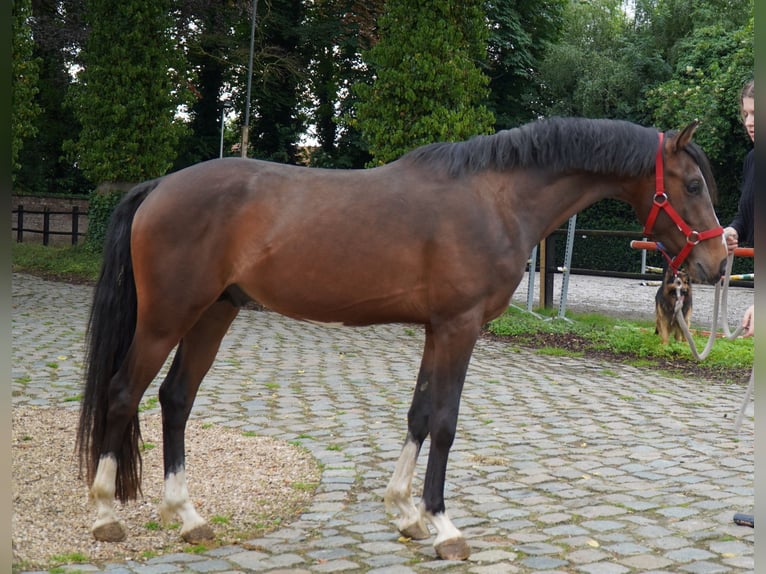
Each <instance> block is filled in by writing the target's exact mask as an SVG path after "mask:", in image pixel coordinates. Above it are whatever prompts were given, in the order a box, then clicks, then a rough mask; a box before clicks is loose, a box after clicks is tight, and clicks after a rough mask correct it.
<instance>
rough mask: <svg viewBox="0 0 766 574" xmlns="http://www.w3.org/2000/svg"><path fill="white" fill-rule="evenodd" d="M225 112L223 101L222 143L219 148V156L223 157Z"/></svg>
mask: <svg viewBox="0 0 766 574" xmlns="http://www.w3.org/2000/svg"><path fill="white" fill-rule="evenodd" d="M225 114H226V106H225V105H224V104H223V103H221V145H220V146H219V148H218V157H223V132H224V127H225V124H224V122H225V121H226V118H225Z"/></svg>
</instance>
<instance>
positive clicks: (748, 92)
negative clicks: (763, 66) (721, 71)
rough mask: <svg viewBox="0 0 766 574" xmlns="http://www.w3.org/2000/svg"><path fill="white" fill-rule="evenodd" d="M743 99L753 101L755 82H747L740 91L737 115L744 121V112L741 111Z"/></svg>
mask: <svg viewBox="0 0 766 574" xmlns="http://www.w3.org/2000/svg"><path fill="white" fill-rule="evenodd" d="M745 98H753V99H755V80H748V81H747V82H745V85H744V86H742V91H741V92H740V93H739V115H740V116H741V117H742V118H743V119H744V111H743V109H742V101H743V100H744V99H745Z"/></svg>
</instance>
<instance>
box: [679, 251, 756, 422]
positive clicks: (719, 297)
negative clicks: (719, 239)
mask: <svg viewBox="0 0 766 574" xmlns="http://www.w3.org/2000/svg"><path fill="white" fill-rule="evenodd" d="M733 261H734V254H733V253H731V254H729V256H728V257H727V259H726V273H725V275H724V278H723V279H722V280H721V281H719V282H718V283H716V285H715V298H714V299H713V325H712V327H711V329H710V337H709V338H708V341H707V344H706V345H705V348H704V349H703V351H702V353H698V352H697V346H696V344H695V343H694V338H693V337H692V334H691V331H689V326H688V325H687V324H686V321H685V320H684V314H683V311H682V306H683V299H682V298H681V297H680V295H681V287H680V285H676V295H677V297H676V305H675V319H676V321H677V322H678V325H679V326H680V327H681V331H683V334H684V336H685V337H686V341H687V342H688V343H689V348H690V349H691V352H692V355H693V356H694V358H695V359H697V360H698V361H701V360H703V359H705V357H707V356H708V354H710V350H711V349H712V348H713V343H714V342H715V338H716V330H717V329H718V322H719V321H718V319H719V316H718V307H719V301H721V307H722V309H721V311H722V313H721V317H720V319H721V321H720V322H721V327H722V328H723V333H724V336H725V337H726V338H727V339H729V340H733V339H736V338H737V337H739V336H740V335H741V334H742V331H744V327H743V326H742V325H741V324H740V325H739V326H738V327H737V328H736V329H735V330H734V332H732V331H731V329H730V328H729V322H728V319H727V317H728V299H729V279H730V278H731V266H732V262H733ZM721 283H723V294H722V293H721ZM754 375H755V366H753V368H752V369H751V370H750V382H749V383H748V385H747V391H745V397H744V399H743V400H742V404H741V405H740V407H739V413H738V414H737V419H736V420H735V421H734V429H735V430H736V431H737V432H739V429H740V427H741V426H742V419H743V418H744V416H745V410H746V409H747V405H748V404H749V403H750V397H751V396H752V394H753V387H754V385H755V376H754Z"/></svg>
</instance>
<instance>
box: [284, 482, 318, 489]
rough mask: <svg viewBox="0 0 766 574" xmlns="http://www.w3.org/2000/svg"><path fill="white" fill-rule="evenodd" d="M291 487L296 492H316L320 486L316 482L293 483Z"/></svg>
mask: <svg viewBox="0 0 766 574" xmlns="http://www.w3.org/2000/svg"><path fill="white" fill-rule="evenodd" d="M290 486H292V487H293V488H294V489H295V490H315V489H316V487H317V486H319V485H318V484H317V483H316V482H293V483H292V484H291V485H290Z"/></svg>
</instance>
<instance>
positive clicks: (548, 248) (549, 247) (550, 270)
mask: <svg viewBox="0 0 766 574" xmlns="http://www.w3.org/2000/svg"><path fill="white" fill-rule="evenodd" d="M544 243H545V304H544V307H545V308H546V309H550V308H551V307H553V279H554V278H555V277H556V238H555V237H553V234H551V235H549V236H548V237H546V238H545V241H544ZM540 283H543V281H540Z"/></svg>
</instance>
